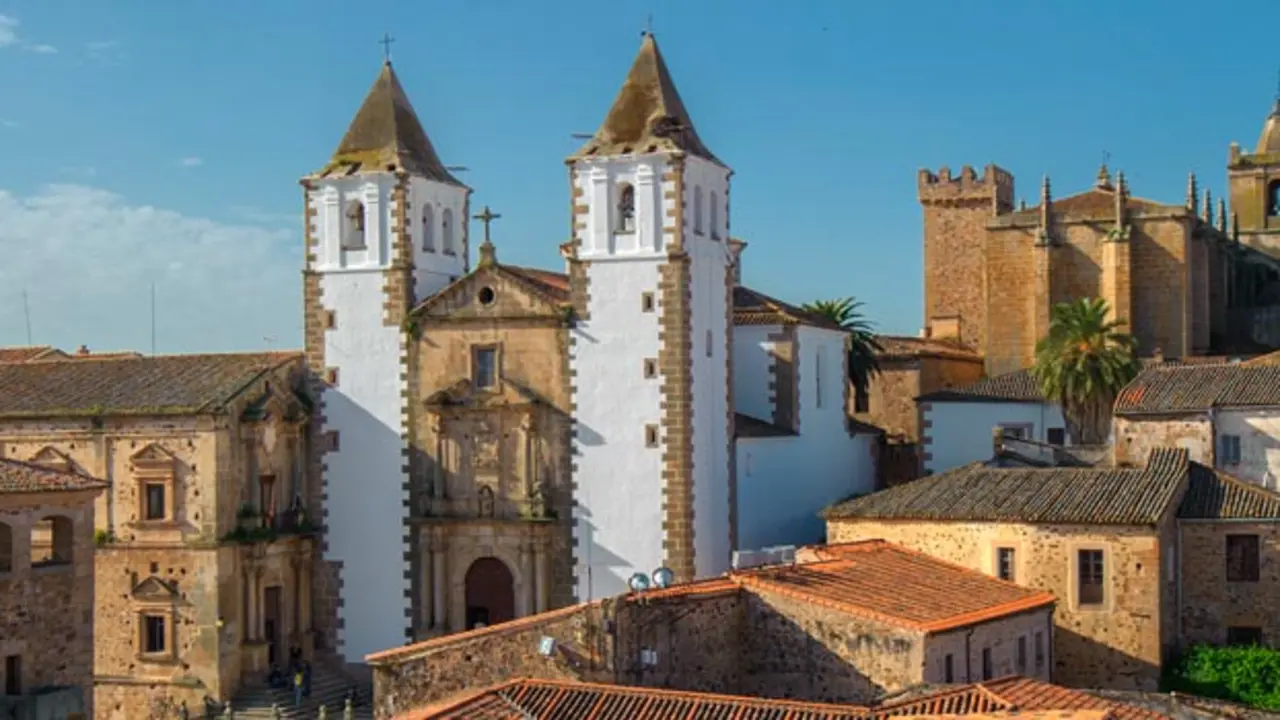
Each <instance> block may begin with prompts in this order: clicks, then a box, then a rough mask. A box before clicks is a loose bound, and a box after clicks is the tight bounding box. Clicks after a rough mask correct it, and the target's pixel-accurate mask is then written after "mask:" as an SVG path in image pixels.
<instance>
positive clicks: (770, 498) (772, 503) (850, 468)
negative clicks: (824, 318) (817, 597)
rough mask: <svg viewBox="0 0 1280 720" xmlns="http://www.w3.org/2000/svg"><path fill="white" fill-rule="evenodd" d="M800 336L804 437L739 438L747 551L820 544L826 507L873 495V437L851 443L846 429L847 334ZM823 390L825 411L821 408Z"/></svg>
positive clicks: (808, 332)
mask: <svg viewBox="0 0 1280 720" xmlns="http://www.w3.org/2000/svg"><path fill="white" fill-rule="evenodd" d="M797 332H798V337H799V340H800V342H799V348H800V355H799V368H800V384H799V393H800V397H799V405H800V435H798V436H793V437H781V438H739V439H738V443H737V453H738V458H737V459H738V545H739V547H740V548H743V549H748V550H751V549H759V548H762V547H768V546H770V545H804V544H809V543H816V542H820V541H821V540H822V539H823V537H824V531H825V524H824V523H823V521H822V519H821V518H819V517H818V513H819V512H821V511H822V509H823V508H825V507H827V506H829V505H831V504H832V503H835V502H838V501H840V500H843V499H845V498H848V497H849V496H850V495H853V494H855V493H858V494H861V493H869V492H872V491H874V490H875V461H874V458H873V455H872V452H873V449H874V446H875V442H876V437H875V436H874V435H871V434H857V435H853V436H850V434H849V432H848V429H847V427H848V426H847V422H848V421H847V419H846V413H845V406H844V385H843V382H842V376H843V374H844V365H843V362H842V361H843V357H842V356H843V353H844V334H843V333H840V332H834V331H831V330H824V329H821V328H811V327H804V326H802V327H800V328H798V331H797ZM819 348H823V350H822V351H821V354H822V356H823V361H822V368H821V371H822V381H821V383H819V381H818V376H817V371H818V368H817V365H818V363H817V360H816V358H817V356H818V355H819V352H820V351H819ZM819 385H821V388H822V392H823V400H822V407H818V403H817V393H818V388H819ZM766 419H767V418H766Z"/></svg>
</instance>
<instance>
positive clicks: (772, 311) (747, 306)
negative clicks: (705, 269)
mask: <svg viewBox="0 0 1280 720" xmlns="http://www.w3.org/2000/svg"><path fill="white" fill-rule="evenodd" d="M733 324H735V325H812V326H814V327H820V328H825V329H827V330H844V328H842V327H840V326H839V325H838V324H836V323H835V322H832V320H831V319H830V318H828V317H827V316H826V315H822V314H819V313H815V312H810V311H808V310H805V309H804V308H801V307H797V306H795V305H792V304H790V303H787V302H783V301H782V300H779V299H777V298H773V297H770V296H768V295H765V294H764V293H762V292H759V291H757V290H752V289H751V288H747V287H743V286H741V285H738V286H737V287H735V288H734V289H733Z"/></svg>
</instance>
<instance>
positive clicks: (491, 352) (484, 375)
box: [471, 347, 498, 388]
mask: <svg viewBox="0 0 1280 720" xmlns="http://www.w3.org/2000/svg"><path fill="white" fill-rule="evenodd" d="M471 379H472V382H474V383H475V386H476V387H477V388H491V387H493V386H495V385H497V384H498V351H497V350H496V349H494V348H491V347H488V348H476V349H475V351H474V352H473V354H472V360H471Z"/></svg>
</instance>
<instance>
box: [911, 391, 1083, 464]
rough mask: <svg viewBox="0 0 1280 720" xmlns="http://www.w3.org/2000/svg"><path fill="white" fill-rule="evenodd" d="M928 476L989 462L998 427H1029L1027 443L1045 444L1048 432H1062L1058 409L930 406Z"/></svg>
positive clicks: (1041, 405)
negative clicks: (1052, 430) (1051, 430)
mask: <svg viewBox="0 0 1280 720" xmlns="http://www.w3.org/2000/svg"><path fill="white" fill-rule="evenodd" d="M923 419H924V421H925V422H926V423H932V425H931V426H926V427H927V429H925V430H924V431H923V433H922V434H923V435H924V436H925V437H927V438H928V439H929V441H928V443H927V444H926V445H925V446H924V452H926V453H928V455H927V456H926V457H928V459H927V460H925V461H924V469H925V472H927V473H935V474H936V473H940V472H946V471H947V470H951V469H952V468H957V467H960V466H961V465H967V464H969V463H971V462H977V461H980V460H981V461H986V460H990V459H991V432H992V430H994V429H995V427H996V426H997V425H1023V424H1030V425H1031V426H1032V427H1031V433H1030V435H1028V437H1027V439H1028V440H1034V441H1036V442H1042V443H1043V442H1048V429H1049V428H1065V427H1066V421H1065V420H1063V418H1062V410H1061V409H1060V408H1059V407H1058V406H1057V405H1051V404H1049V403H1035V402H931V403H927V407H925V408H924V413H923Z"/></svg>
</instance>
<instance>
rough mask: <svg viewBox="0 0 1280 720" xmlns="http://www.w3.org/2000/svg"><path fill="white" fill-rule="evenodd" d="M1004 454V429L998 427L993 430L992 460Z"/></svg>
mask: <svg viewBox="0 0 1280 720" xmlns="http://www.w3.org/2000/svg"><path fill="white" fill-rule="evenodd" d="M1003 452H1004V428H1002V427H1000V426H999V425H996V426H995V427H993V428H991V458H992V459H993V460H994V459H996V458H998V457H1000V455H1001V454H1002V453H1003Z"/></svg>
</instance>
